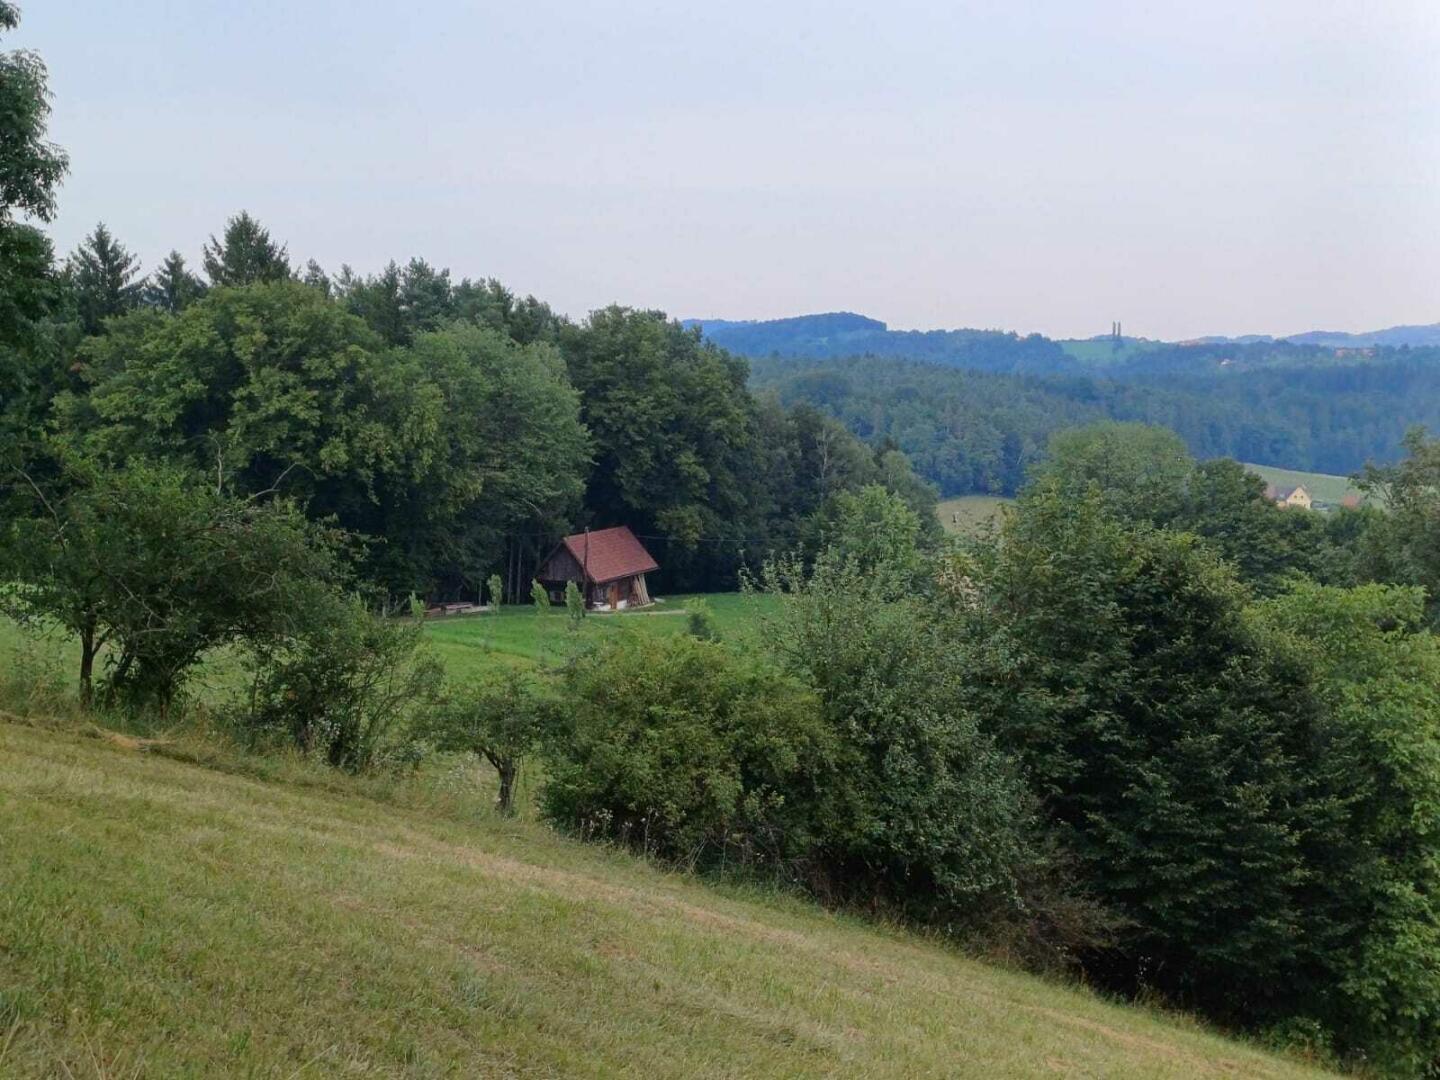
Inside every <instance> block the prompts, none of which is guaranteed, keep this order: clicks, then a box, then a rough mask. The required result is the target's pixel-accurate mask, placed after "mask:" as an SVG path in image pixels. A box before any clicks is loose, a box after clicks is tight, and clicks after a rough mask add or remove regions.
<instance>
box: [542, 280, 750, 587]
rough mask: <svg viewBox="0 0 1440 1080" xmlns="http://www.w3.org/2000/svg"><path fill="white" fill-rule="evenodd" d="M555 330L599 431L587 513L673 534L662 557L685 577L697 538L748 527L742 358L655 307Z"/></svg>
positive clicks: (597, 316) (613, 310) (586, 417)
mask: <svg viewBox="0 0 1440 1080" xmlns="http://www.w3.org/2000/svg"><path fill="white" fill-rule="evenodd" d="M561 341H562V346H563V350H564V354H565V360H566V364H567V366H568V369H569V372H570V379H571V381H572V382H573V383H574V385H575V387H576V389H577V390H578V391H579V393H580V400H581V408H582V420H583V421H584V423H585V426H586V427H587V428H588V429H589V431H590V432H591V434H592V436H593V438H594V446H595V470H594V472H593V474H592V476H591V480H590V484H589V485H588V487H587V489H586V492H585V505H586V509H587V510H588V511H589V512H590V514H591V516H592V517H593V518H594V519H596V520H598V521H602V522H612V521H623V522H629V523H631V524H632V526H638V528H637V531H638V532H641V533H654V534H660V535H664V536H667V537H669V538H670V542H669V544H668V545H667V546H666V547H665V549H664V551H663V552H662V553H661V554H662V556H663V557H662V558H661V562H662V564H663V565H665V566H666V568H667V573H671V574H672V575H674V576H676V577H680V578H681V580H682V581H689V580H690V578H687V577H684V576H683V571H685V570H686V568H687V566H691V567H693V566H694V565H695V564H696V562H697V561H698V557H699V555H700V552H701V550H702V548H704V547H706V546H707V545H705V544H702V540H705V541H713V540H716V539H726V538H730V539H733V540H734V541H735V542H736V543H737V546H738V543H739V540H740V538H742V537H744V536H746V535H754V533H753V532H748V531H747V528H753V527H754V524H753V523H755V516H754V514H753V513H752V509H753V508H752V506H751V505H750V500H749V498H748V496H749V494H750V489H751V487H752V479H751V478H752V477H753V476H756V475H758V474H759V473H760V471H761V470H760V469H759V467H758V461H757V460H756V458H755V457H754V449H755V435H754V426H755V421H754V417H753V412H752V403H751V399H750V397H749V394H748V393H747V391H746V389H745V377H746V374H747V368H746V366H745V364H744V362H743V361H740V360H737V359H735V358H734V357H731V356H729V355H728V354H726V353H723V352H721V351H720V350H719V349H716V348H714V347H713V346H706V345H702V344H701V343H700V339H699V336H698V335H697V334H695V333H692V332H690V331H686V330H684V329H683V328H681V326H680V325H679V324H678V323H675V322H671V321H668V320H667V319H665V317H664V316H663V315H662V314H660V313H659V312H643V311H633V310H631V309H628V308H621V307H610V308H606V309H604V310H601V311H597V312H594V313H593V314H592V315H591V316H590V318H589V319H588V320H587V321H586V323H585V324H584V326H581V327H565V328H564V329H563V330H562V335H561Z"/></svg>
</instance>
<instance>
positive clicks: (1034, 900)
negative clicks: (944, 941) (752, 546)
mask: <svg viewBox="0 0 1440 1080" xmlns="http://www.w3.org/2000/svg"><path fill="white" fill-rule="evenodd" d="M901 565H902V566H903V567H905V568H907V569H908V568H910V567H912V566H913V565H914V563H913V561H912V558H911V557H910V556H909V555H907V556H906V557H905V558H904V559H903V561H902V564H901ZM873 570H874V567H873V566H869V567H867V566H865V565H864V564H863V563H860V562H858V561H857V560H855V559H854V558H853V557H851V554H850V553H849V552H846V551H843V550H835V549H832V550H831V551H829V552H827V553H824V554H822V555H821V556H820V558H819V559H818V560H817V562H816V565H815V567H814V569H813V571H812V572H810V573H808V574H807V573H805V572H804V570H803V569H802V568H801V567H800V565H799V564H798V563H796V562H788V563H780V564H772V565H771V566H769V567H768V568H767V569H766V572H765V577H764V583H765V585H766V587H767V588H768V589H769V590H770V591H771V592H772V593H774V594H775V595H776V596H777V597H778V598H779V599H780V600H781V613H780V615H779V616H778V617H773V618H770V619H767V620H765V622H764V624H763V626H762V628H761V633H762V634H763V640H764V642H765V643H766V645H767V647H769V648H771V649H773V650H775V651H776V653H777V655H778V656H779V657H780V658H781V659H782V661H783V663H784V665H785V667H786V669H787V670H788V671H790V672H791V673H792V674H793V675H795V676H796V677H797V678H799V679H801V680H802V681H803V682H805V683H806V684H807V685H808V686H809V687H810V688H811V689H812V690H813V691H814V693H815V694H816V696H817V697H818V699H819V703H820V710H821V715H822V716H823V717H824V721H825V726H826V729H827V731H828V732H829V733H830V735H831V737H832V738H833V739H834V741H835V744H836V749H835V760H836V768H835V771H834V774H833V775H832V776H831V777H830V778H829V779H828V781H827V787H826V792H825V797H824V800H823V809H822V816H821V825H822V828H821V829H820V833H819V835H818V836H817V842H818V844H819V852H818V854H817V860H818V862H819V866H818V869H819V871H820V873H821V874H822V875H823V887H824V888H825V889H826V890H827V891H828V892H830V893H831V894H832V895H833V896H835V897H837V898H839V899H843V900H848V901H852V902H866V903H870V904H884V905H889V906H892V907H894V908H898V909H900V910H901V911H903V912H904V913H906V914H908V915H910V916H912V917H915V918H919V919H922V920H924V921H927V922H930V923H932V924H940V925H944V926H954V927H960V926H968V927H971V928H973V927H975V926H977V925H978V924H979V923H981V922H990V921H993V920H995V919H1007V918H1012V917H1016V916H1021V915H1024V916H1025V917H1026V918H1034V919H1037V920H1039V921H1042V922H1043V920H1044V918H1045V916H1044V914H1043V912H1041V911H1040V909H1041V908H1044V907H1048V906H1049V905H1051V904H1052V903H1056V902H1057V901H1058V900H1059V897H1058V896H1057V895H1056V894H1054V893H1053V892H1051V891H1050V884H1046V882H1047V879H1048V878H1049V871H1048V869H1047V865H1046V864H1047V857H1046V854H1045V851H1044V846H1045V845H1044V841H1043V837H1042V835H1041V833H1040V832H1039V830H1038V828H1037V825H1038V819H1037V816H1036V813H1035V806H1034V802H1033V800H1032V799H1031V798H1030V796H1029V794H1028V792H1027V790H1026V788H1025V785H1024V783H1023V781H1022V780H1021V778H1020V776H1019V774H1018V771H1017V770H1016V768H1015V766H1014V763H1013V762H1012V761H1011V759H1009V758H1008V757H1007V756H1006V755H1005V754H1004V753H1002V752H1001V751H1000V750H999V749H998V748H997V747H996V745H995V743H994V741H993V740H992V738H991V737H990V736H989V735H987V734H985V733H984V732H983V731H982V730H981V727H980V724H979V722H978V719H977V717H976V715H975V714H974V713H972V712H970V711H969V710H968V709H967V708H966V707H965V705H964V704H963V694H962V692H961V690H962V686H963V683H964V680H965V677H966V672H965V669H964V665H963V662H961V660H960V658H959V657H958V655H957V654H956V652H955V650H954V649H953V648H951V647H950V644H949V643H948V642H947V641H946V640H945V639H944V638H943V637H942V636H941V634H940V633H939V631H938V629H937V627H936V620H935V619H934V618H933V615H932V613H931V612H930V610H929V609H928V608H927V606H926V605H925V604H924V603H923V602H921V601H919V600H916V599H909V598H905V599H897V598H895V590H894V584H895V578H894V576H893V575H891V574H878V575H877V574H875V573H874V572H873ZM1074 929H1078V927H1076V928H1074ZM1088 933H1089V931H1088V930H1087V931H1084V932H1083V933H1082V934H1081V936H1087V935H1088Z"/></svg>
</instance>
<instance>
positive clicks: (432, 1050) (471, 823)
mask: <svg viewBox="0 0 1440 1080" xmlns="http://www.w3.org/2000/svg"><path fill="white" fill-rule="evenodd" d="M674 621H676V622H679V621H680V620H674ZM97 735H99V733H92V735H91V737H84V735H83V734H82V733H80V732H70V731H64V730H44V729H40V728H35V727H30V726H26V725H23V724H17V723H13V722H9V721H8V720H6V719H4V718H3V717H0V836H3V837H4V838H5V842H4V843H0V881H3V882H4V883H5V885H4V888H0V956H3V957H4V962H3V963H0V1075H4V1076H6V1077H16V1078H26V1077H36V1078H39V1077H47V1078H48V1077H77V1078H78V1077H139V1076H192V1077H202V1076H249V1077H276V1078H290V1080H319V1078H320V1077H357V1078H358V1077H381V1076H395V1077H401V1076H403V1077H416V1078H419V1077H441V1076H487V1077H488V1076H496V1077H498V1076H507V1077H542V1076H585V1077H621V1076H644V1077H648V1078H652V1080H665V1078H669V1077H676V1078H679V1077H742V1076H744V1077H749V1076H775V1077H781V1076H783V1077H833V1076H866V1077H896V1078H899V1077H906V1078H908V1077H942V1076H944V1077H962V1078H964V1077H975V1078H977V1080H978V1078H987V1080H988V1078H990V1077H1021V1076H1085V1077H1116V1078H1124V1077H1138V1076H1143V1077H1159V1078H1165V1077H1171V1078H1176V1080H1179V1078H1187V1080H1188V1078H1191V1077H1216V1078H1222V1077H1239V1076H1245V1077H1268V1078H1273V1080H1281V1078H1288V1077H1294V1078H1297V1080H1298V1078H1300V1077H1306V1076H1319V1075H1321V1074H1320V1073H1319V1072H1317V1071H1314V1070H1311V1069H1309V1068H1307V1067H1306V1066H1305V1065H1303V1064H1301V1063H1299V1062H1296V1061H1293V1060H1287V1059H1284V1058H1280V1057H1276V1056H1272V1055H1269V1054H1266V1053H1263V1052H1261V1051H1260V1050H1258V1049H1256V1048H1254V1047H1253V1046H1248V1045H1246V1044H1244V1043H1241V1042H1234V1041H1229V1040H1226V1039H1223V1038H1221V1037H1219V1036H1217V1035H1214V1034H1211V1033H1209V1032H1207V1031H1204V1030H1202V1029H1201V1028H1199V1027H1198V1026H1197V1025H1195V1024H1193V1023H1187V1022H1186V1021H1184V1020H1183V1019H1172V1018H1167V1017H1165V1016H1162V1015H1159V1014H1157V1013H1154V1012H1148V1011H1145V1010H1143V1009H1137V1008H1127V1007H1124V1006H1121V1005H1116V1004H1111V1003H1108V1002H1106V1001H1103V1000H1101V999H1100V998H1098V997H1096V996H1094V995H1092V994H1089V993H1085V992H1084V991H1081V990H1076V989H1071V988H1068V987H1065V986H1061V985H1057V984H1055V983H1052V982H1046V981H1044V980H1041V979H1036V978H1032V977H1029V976H1025V975H1021V974H1017V973H1015V972H1013V971H1007V970H1004V969H1002V968H998V967H990V966H986V965H985V964H982V963H978V962H976V961H974V960H969V959H966V958H964V957H963V956H961V955H959V954H958V953H957V952H955V951H954V950H951V949H947V948H945V947H943V946H941V945H939V944H937V943H935V942H934V941H932V940H927V939H926V938H923V937H921V936H919V935H913V934H907V933H901V932H899V931H896V930H892V929H885V928H878V927H874V926H867V925H866V924H864V923H862V922H860V921H859V920H856V919H852V918H846V917H842V916H837V915H834V914H830V913H826V912H824V911H821V910H819V909H818V908H816V907H815V906H813V905H811V904H808V903H802V902H800V901H799V900H797V899H793V898H787V897H784V896H776V895H774V894H767V893H764V892H760V891H755V890H741V889H738V888H736V887H716V886H713V885H707V884H706V883H704V882H703V881H700V880H697V879H695V878H693V877H690V876H688V875H685V874H677V873H667V872H665V871H664V870H662V869H659V868H656V867H654V866H652V865H650V864H648V863H646V862H645V861H643V860H641V859H637V858H633V857H631V856H628V855H625V854H623V853H621V852H618V851H615V850H612V849H608V848H604V847H599V846H592V845H587V844H583V843H580V842H578V841H573V840H567V839H564V838H563V837H561V836H558V835H557V834H555V833H554V832H552V831H550V830H549V829H547V828H544V827H543V826H542V825H540V824H539V823H538V822H535V821H532V820H528V819H526V818H524V817H522V818H520V819H511V820H506V819H501V818H497V817H495V816H494V815H493V814H490V813H487V812H485V811H483V810H480V809H479V808H476V807H473V806H472V807H471V808H470V809H469V810H464V809H462V808H463V807H464V806H465V805H467V804H466V803H464V802H462V803H457V804H455V805H454V806H451V805H450V804H449V803H443V802H441V803H431V802H424V803H415V802H413V801H411V800H409V799H408V798H406V797H405V795H404V789H403V788H397V789H396V790H395V791H394V792H393V793H391V794H388V795H387V794H386V793H385V792H384V791H383V790H381V789H379V788H377V787H376V785H377V784H379V783H380V782H381V781H382V780H383V778H379V777H377V778H356V779H353V780H347V779H346V778H345V777H343V776H341V775H339V774H337V773H334V772H321V771H320V770H319V769H318V768H317V769H315V770H313V775H311V774H308V773H303V772H302V771H297V770H300V765H298V764H297V765H295V766H294V767H293V768H292V770H291V771H290V772H282V773H274V772H269V771H263V770H256V771H252V770H251V769H249V768H247V767H245V765H244V763H243V762H240V761H238V760H237V761H234V762H227V761H215V762H212V763H211V764H213V766H214V767H202V766H201V765H200V764H195V763H192V762H195V761H197V760H199V761H204V760H207V759H206V758H205V757H204V755H203V749H201V750H197V749H192V748H190V747H189V746H187V745H185V744H169V745H162V746H156V747H152V748H151V750H150V752H145V751H144V750H143V749H140V748H137V747H136V745H135V743H134V742H133V740H131V741H127V740H125V739H123V738H120V737H109V738H106V737H103V736H99V737H97ZM197 754H198V755H199V756H198V757H197V756H196V755H197ZM394 783H396V784H401V783H404V781H403V779H396V780H395V781H394ZM456 783H457V785H458V786H459V787H460V788H463V789H465V790H469V789H470V788H471V787H472V785H473V781H472V780H471V779H470V778H469V777H468V776H465V777H459V778H457V780H456Z"/></svg>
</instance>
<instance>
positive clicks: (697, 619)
mask: <svg viewBox="0 0 1440 1080" xmlns="http://www.w3.org/2000/svg"><path fill="white" fill-rule="evenodd" d="M685 632H686V633H688V634H689V635H690V636H691V637H693V638H697V639H699V640H700V641H719V640H720V628H719V627H718V626H716V625H715V613H714V612H713V611H711V610H710V605H709V604H707V603H706V602H705V601H704V600H702V599H700V598H699V597H698V596H697V597H695V598H694V599H693V600H687V601H686V602H685Z"/></svg>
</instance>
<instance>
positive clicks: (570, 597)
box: [565, 581, 585, 630]
mask: <svg viewBox="0 0 1440 1080" xmlns="http://www.w3.org/2000/svg"><path fill="white" fill-rule="evenodd" d="M565 614H566V615H568V616H569V617H570V629H571V630H579V629H580V620H581V619H583V618H585V597H584V596H583V595H581V593H580V586H578V585H576V584H575V582H573V581H567V582H566V583H565Z"/></svg>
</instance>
